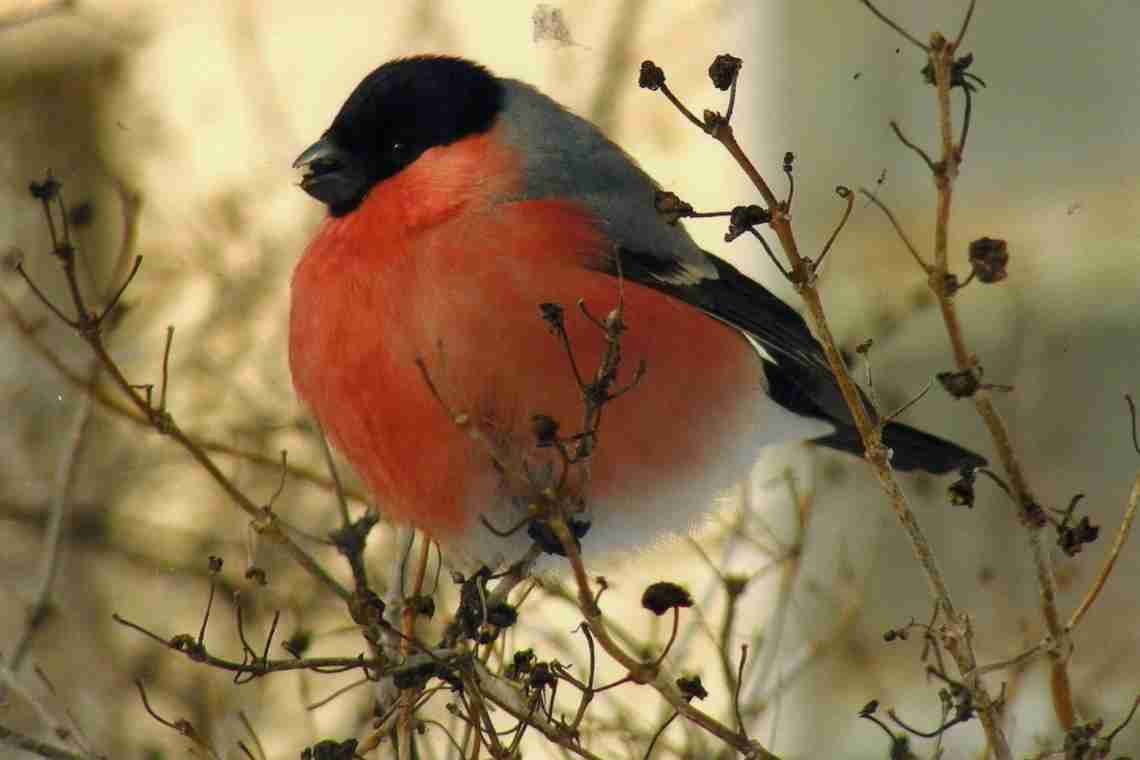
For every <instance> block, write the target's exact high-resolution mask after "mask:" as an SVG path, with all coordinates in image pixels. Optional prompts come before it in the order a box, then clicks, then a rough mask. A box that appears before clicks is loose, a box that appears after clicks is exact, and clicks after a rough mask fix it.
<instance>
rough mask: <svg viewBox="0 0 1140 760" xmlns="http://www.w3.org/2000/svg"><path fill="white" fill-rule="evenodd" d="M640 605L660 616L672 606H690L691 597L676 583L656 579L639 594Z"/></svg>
mask: <svg viewBox="0 0 1140 760" xmlns="http://www.w3.org/2000/svg"><path fill="white" fill-rule="evenodd" d="M641 606H642V607H644V608H645V609H647V610H649V611H650V612H652V613H653V614H654V615H659V616H660V615H664V614H665V613H666V612H668V611H669V610H671V609H673V608H681V607H692V606H693V597H692V596H690V595H689V592H688V591H686V590H685V589H684V588H682V587H681V586H678V585H677V584H676V583H669V582H668V581H658V582H657V583H653V584H650V586H649V588H647V589H645V593H644V594H642V595H641Z"/></svg>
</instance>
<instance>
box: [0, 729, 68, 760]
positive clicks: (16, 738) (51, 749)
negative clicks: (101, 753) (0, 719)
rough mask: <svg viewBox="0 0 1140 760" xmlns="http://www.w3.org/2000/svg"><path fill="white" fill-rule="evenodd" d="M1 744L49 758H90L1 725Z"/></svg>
mask: <svg viewBox="0 0 1140 760" xmlns="http://www.w3.org/2000/svg"><path fill="white" fill-rule="evenodd" d="M0 744H2V745H4V746H6V747H14V748H16V749H18V750H23V751H24V752H30V753H32V754H33V755H36V756H37V757H43V758H47V760H88V756H87V755H82V754H79V753H78V752H72V751H71V750H68V749H64V748H63V747H60V746H58V745H56V744H52V743H51V742H46V741H42V740H40V739H36V738H34V737H31V736H27V735H25V734H21V733H20V732H19V731H16V730H14V729H11V728H8V727H7V726H3V725H0Z"/></svg>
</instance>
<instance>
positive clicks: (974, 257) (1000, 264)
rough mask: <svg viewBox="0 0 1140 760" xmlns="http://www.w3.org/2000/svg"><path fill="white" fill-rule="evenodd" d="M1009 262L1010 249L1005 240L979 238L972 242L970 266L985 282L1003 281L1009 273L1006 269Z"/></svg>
mask: <svg viewBox="0 0 1140 760" xmlns="http://www.w3.org/2000/svg"><path fill="white" fill-rule="evenodd" d="M1007 264H1009V249H1008V247H1007V245H1006V242H1005V241H1004V240H998V239H997V238H988V237H984V238H978V239H977V240H975V241H974V242H972V243H970V266H971V267H973V269H974V275H975V276H976V277H977V278H978V279H979V280H981V281H982V282H985V283H994V282H1001V281H1002V280H1004V279H1005V278H1006V277H1007V276H1008V273H1007V272H1006V271H1005V267H1006V265H1007Z"/></svg>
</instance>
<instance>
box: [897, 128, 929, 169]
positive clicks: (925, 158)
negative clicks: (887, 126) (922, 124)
mask: <svg viewBox="0 0 1140 760" xmlns="http://www.w3.org/2000/svg"><path fill="white" fill-rule="evenodd" d="M891 130H892V131H893V132H894V133H895V137H897V138H899V142H901V143H902V144H903V145H905V146H906V147H908V148H910V149H911V150H913V151H914V152H915V153H917V154H918V156H919V158H921V159H922V160H923V161H924V162H926V168H927V169H930V171H931V172H932V173H933V174H937V173H938V165H937V164H935V163H934V159H933V158H931V157H930V154H929V153H927V152H926V151H925V150H923V149H922V148H921V147H919V146H918V145H916V144H915V143H913V142H911V141H910V140H908V139H907V137H906V135H904V134H903V132H902V128H901V127H900V126H899V124H898V122H897V121H892V122H891Z"/></svg>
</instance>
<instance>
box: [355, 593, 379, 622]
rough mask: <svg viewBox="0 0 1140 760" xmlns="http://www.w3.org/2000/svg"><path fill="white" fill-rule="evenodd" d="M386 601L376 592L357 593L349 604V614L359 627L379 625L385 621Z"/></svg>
mask: <svg viewBox="0 0 1140 760" xmlns="http://www.w3.org/2000/svg"><path fill="white" fill-rule="evenodd" d="M385 606H386V605H385V604H384V600H383V599H381V598H380V597H379V596H377V594H376V592H375V591H364V592H363V593H361V592H357V593H355V594H353V595H352V598H351V599H349V602H348V612H349V614H350V615H351V616H352V620H353V622H355V623H356V624H357V625H377V624H379V623H380V622H382V621H383V620H384V608H385Z"/></svg>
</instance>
